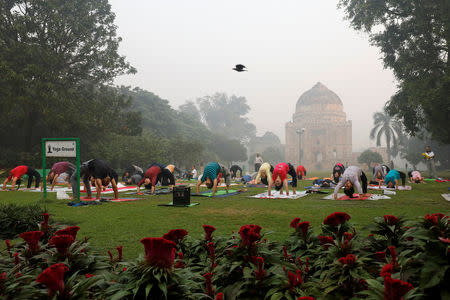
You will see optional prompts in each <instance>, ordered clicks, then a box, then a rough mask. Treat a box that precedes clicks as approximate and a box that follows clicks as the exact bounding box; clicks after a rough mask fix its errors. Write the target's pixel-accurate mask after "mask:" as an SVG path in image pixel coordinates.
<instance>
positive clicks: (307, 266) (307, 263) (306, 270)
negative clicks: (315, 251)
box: [305, 257, 309, 273]
mask: <svg viewBox="0 0 450 300" xmlns="http://www.w3.org/2000/svg"><path fill="white" fill-rule="evenodd" d="M305 261H306V264H305V273H308V272H309V257H307V258H305Z"/></svg>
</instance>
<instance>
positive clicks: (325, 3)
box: [110, 0, 396, 151]
mask: <svg viewBox="0 0 450 300" xmlns="http://www.w3.org/2000/svg"><path fill="white" fill-rule="evenodd" d="M110 3H111V5H112V10H113V11H114V13H115V14H116V20H115V24H116V25H117V26H118V35H119V36H121V37H122V39H123V41H122V43H121V44H120V48H119V52H120V53H121V54H122V55H125V56H126V57H127V60H128V61H129V62H130V63H131V65H133V66H134V67H135V68H136V69H137V71H138V73H137V74H135V75H125V76H121V77H118V78H116V80H115V84H117V85H127V86H132V87H135V86H139V87H140V88H143V89H146V90H148V91H152V92H153V93H155V94H157V95H159V96H160V97H161V98H163V99H167V100H169V102H170V104H171V105H172V106H173V107H175V108H177V107H178V106H179V105H181V104H183V103H185V101H186V100H192V101H195V100H196V99H197V98H199V97H203V96H205V95H211V94H214V93H215V92H224V93H227V94H228V95H232V94H235V95H237V96H243V97H245V98H246V99H247V101H248V104H249V105H250V107H251V111H250V113H249V115H248V117H249V119H250V121H251V122H252V123H254V124H255V125H256V128H257V134H258V135H262V134H264V132H266V131H272V132H274V133H276V134H277V135H279V136H280V138H281V140H282V142H283V143H284V136H285V123H286V122H288V121H291V120H292V114H293V113H294V111H295V103H296V102H297V100H298V98H299V96H300V95H301V94H302V93H303V92H305V91H307V90H309V89H310V88H312V87H313V86H314V85H315V84H316V83H317V82H321V83H323V84H324V85H325V86H327V87H328V88H329V89H330V90H332V91H334V92H335V93H336V94H337V95H338V96H339V97H340V98H341V100H342V102H343V104H344V111H345V112H346V113H347V119H349V120H352V122H353V150H354V151H361V150H364V149H365V148H367V147H368V146H375V142H374V141H371V140H370V139H369V131H370V129H371V128H372V127H373V120H372V115H373V113H374V112H376V111H380V110H381V109H382V108H383V106H384V103H385V102H386V101H387V100H389V98H390V97H391V96H392V95H393V94H394V93H395V91H396V82H395V79H394V77H393V74H392V71H391V70H387V69H383V62H382V61H381V59H380V58H381V55H380V54H379V50H378V49H377V48H375V47H373V46H371V45H370V42H369V40H368V36H367V35H365V34H363V33H360V32H357V31H355V30H353V29H352V28H350V25H349V22H348V21H346V20H344V13H343V11H342V10H340V9H338V8H337V1H330V0H318V1H298V0H295V1H294V0H288V1H266V0H263V1H261V0H258V1H256V0H246V1H237V0H231V1H206V0H195V1H181V0H178V1H144V0H133V1H122V0H111V1H110ZM238 63H241V64H244V65H246V66H247V68H248V70H249V71H248V72H241V73H237V72H235V71H233V70H232V68H233V66H234V65H235V64H238Z"/></svg>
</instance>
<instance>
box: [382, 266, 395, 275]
mask: <svg viewBox="0 0 450 300" xmlns="http://www.w3.org/2000/svg"><path fill="white" fill-rule="evenodd" d="M393 272H394V266H393V265H391V264H387V265H384V266H383V268H382V269H381V272H380V276H381V277H386V276H391V275H392V273H393Z"/></svg>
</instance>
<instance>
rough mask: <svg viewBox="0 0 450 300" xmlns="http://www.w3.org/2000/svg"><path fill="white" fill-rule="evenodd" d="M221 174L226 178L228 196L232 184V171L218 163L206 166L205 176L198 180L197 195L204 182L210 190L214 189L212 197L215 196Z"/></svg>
mask: <svg viewBox="0 0 450 300" xmlns="http://www.w3.org/2000/svg"><path fill="white" fill-rule="evenodd" d="M219 174H221V175H222V177H223V178H225V185H226V191H227V194H228V190H229V188H230V184H231V174H230V171H229V170H228V169H227V168H226V167H225V166H224V165H222V164H219V163H217V162H210V163H208V164H207V165H206V166H205V170H204V171H203V175H202V176H201V178H199V179H198V182H197V189H196V192H197V194H198V193H199V188H200V185H201V184H202V183H203V182H204V183H205V184H206V187H207V188H208V189H211V188H212V190H213V191H212V196H214V195H215V194H216V192H217V184H218V177H219Z"/></svg>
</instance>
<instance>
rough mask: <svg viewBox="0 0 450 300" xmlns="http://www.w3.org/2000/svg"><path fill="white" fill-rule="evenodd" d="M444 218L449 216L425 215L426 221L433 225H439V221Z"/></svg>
mask: <svg viewBox="0 0 450 300" xmlns="http://www.w3.org/2000/svg"><path fill="white" fill-rule="evenodd" d="M443 218H448V216H446V215H444V214H442V213H436V214H432V215H431V216H430V215H429V214H426V215H425V220H427V221H428V222H430V223H431V224H433V225H437V223H438V221H439V220H440V219H443Z"/></svg>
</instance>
